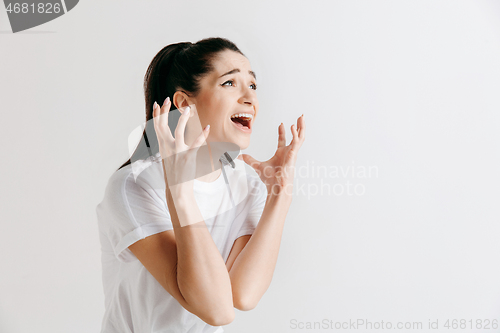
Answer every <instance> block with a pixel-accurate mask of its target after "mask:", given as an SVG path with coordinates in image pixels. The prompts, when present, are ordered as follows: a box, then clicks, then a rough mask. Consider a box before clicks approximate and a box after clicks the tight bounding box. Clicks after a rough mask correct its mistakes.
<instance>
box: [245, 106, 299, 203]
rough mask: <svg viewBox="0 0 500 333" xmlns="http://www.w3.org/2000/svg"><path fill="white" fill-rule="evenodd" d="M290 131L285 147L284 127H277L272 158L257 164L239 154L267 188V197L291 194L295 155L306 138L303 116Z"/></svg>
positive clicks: (248, 157) (281, 125) (250, 157)
mask: <svg viewBox="0 0 500 333" xmlns="http://www.w3.org/2000/svg"><path fill="white" fill-rule="evenodd" d="M290 129H291V131H292V136H293V139H292V142H290V144H289V145H288V146H287V145H286V137H285V126H284V125H283V123H281V124H280V126H279V127H278V135H279V137H278V149H276V152H275V153H274V156H273V157H271V158H270V159H269V160H267V161H265V162H259V161H257V160H256V159H255V158H253V157H252V156H250V155H248V154H241V155H240V156H238V158H239V159H241V160H243V161H244V162H245V163H247V164H248V165H250V166H251V167H252V168H253V169H254V170H255V171H256V172H257V174H258V175H259V177H260V179H261V180H262V181H263V182H264V184H265V185H266V187H267V193H268V196H269V195H272V194H283V193H284V194H286V195H289V196H291V195H292V193H293V177H294V174H295V162H296V161H297V153H298V151H299V149H300V147H301V146H302V143H303V142H304V140H305V138H306V123H305V120H304V115H302V116H300V117H299V118H298V119H297V128H295V124H293V125H292V126H291V127H290Z"/></svg>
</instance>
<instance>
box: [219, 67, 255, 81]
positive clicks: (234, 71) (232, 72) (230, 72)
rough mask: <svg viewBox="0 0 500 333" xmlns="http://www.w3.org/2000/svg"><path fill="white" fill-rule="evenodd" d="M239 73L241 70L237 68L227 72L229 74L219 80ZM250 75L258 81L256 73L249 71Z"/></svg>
mask: <svg viewBox="0 0 500 333" xmlns="http://www.w3.org/2000/svg"><path fill="white" fill-rule="evenodd" d="M239 72H240V70H239V69H238V68H235V69H232V70H230V71H229V72H227V73H224V74H222V75H221V76H219V78H221V77H223V76H226V75H229V74H234V73H239ZM248 73H249V74H250V75H252V76H253V78H254V79H256V80H257V76H255V73H254V72H253V71H248Z"/></svg>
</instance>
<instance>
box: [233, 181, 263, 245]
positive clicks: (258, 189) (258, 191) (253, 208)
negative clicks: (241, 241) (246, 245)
mask: <svg viewBox="0 0 500 333" xmlns="http://www.w3.org/2000/svg"><path fill="white" fill-rule="evenodd" d="M253 183H254V186H253V190H252V192H251V194H250V195H251V205H250V210H249V211H248V215H247V216H246V218H245V220H244V222H243V224H242V226H241V228H240V230H239V231H238V234H237V236H236V239H238V238H239V237H241V236H244V235H252V234H253V232H254V231H255V228H256V227H257V224H258V223H259V220H260V217H261V216H262V212H263V211H264V206H265V205H266V199H267V188H266V185H265V184H264V183H263V182H262V181H261V180H260V179H259V178H257V177H256V178H254V182H253Z"/></svg>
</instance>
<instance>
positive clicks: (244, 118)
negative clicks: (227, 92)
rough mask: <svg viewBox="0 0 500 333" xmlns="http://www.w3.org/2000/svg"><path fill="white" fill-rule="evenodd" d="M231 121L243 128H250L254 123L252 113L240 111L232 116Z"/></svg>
mask: <svg viewBox="0 0 500 333" xmlns="http://www.w3.org/2000/svg"><path fill="white" fill-rule="evenodd" d="M231 121H232V122H233V123H234V124H235V125H236V126H237V127H239V128H241V129H250V128H251V124H252V115H251V114H248V113H243V114H242V113H240V114H235V115H232V116H231Z"/></svg>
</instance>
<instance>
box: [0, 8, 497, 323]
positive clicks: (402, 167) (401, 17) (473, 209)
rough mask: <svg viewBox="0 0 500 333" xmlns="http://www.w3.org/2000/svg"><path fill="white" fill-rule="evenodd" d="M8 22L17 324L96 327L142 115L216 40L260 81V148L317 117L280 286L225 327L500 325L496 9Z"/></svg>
mask: <svg viewBox="0 0 500 333" xmlns="http://www.w3.org/2000/svg"><path fill="white" fill-rule="evenodd" d="M0 30H1V31H3V33H1V34H0V109H1V119H2V120H1V122H2V127H3V129H2V131H0V136H1V137H0V140H1V142H2V146H1V147H2V150H1V152H2V163H1V166H0V168H1V179H2V187H1V189H0V195H1V199H2V200H1V202H2V206H1V213H0V214H1V215H0V219H1V223H2V225H1V232H0V253H1V255H0V265H1V274H0V331H1V332H40V333H41V332H50V333H53V332H74V333H77V332H98V331H99V329H100V323H101V318H102V313H103V310H104V305H103V294H102V286H101V275H100V274H101V267H100V265H101V263H100V244H99V239H98V233H97V224H96V223H97V222H96V217H95V206H96V205H97V204H98V203H99V202H100V200H101V199H102V196H103V191H104V187H105V185H106V182H107V180H108V178H109V176H110V175H111V173H112V172H113V171H114V170H115V169H116V168H118V166H119V165H121V164H122V163H123V162H124V161H125V160H126V159H127V157H128V146H127V140H128V135H129V133H130V132H131V131H132V130H133V129H134V128H136V127H137V126H138V125H140V123H141V122H142V121H143V119H144V106H143V104H144V102H143V92H142V79H143V75H144V73H145V70H146V68H147V66H148V64H149V62H150V61H151V59H152V58H153V56H154V55H155V54H156V52H158V51H159V50H160V49H161V48H162V47H163V46H165V45H167V44H170V43H174V42H180V41H192V42H195V41H197V40H199V39H201V38H205V37H211V36H222V37H226V38H229V39H230V40H233V41H234V42H235V43H236V44H237V45H238V46H239V47H240V48H241V49H242V51H243V52H244V53H246V54H247V56H248V57H249V59H250V61H251V64H252V67H253V69H254V70H255V71H256V72H257V75H258V84H259V89H258V96H259V101H260V114H259V119H258V121H257V124H256V128H255V131H254V133H253V135H252V144H251V146H250V147H249V149H247V151H245V152H246V153H249V154H252V156H254V157H255V158H257V159H268V158H270V157H271V156H272V154H273V153H274V149H275V147H276V144H277V126H278V125H279V124H280V122H284V124H285V125H286V127H287V135H288V142H289V140H290V137H291V136H290V125H291V124H292V122H294V121H295V119H296V118H297V117H299V116H300V115H301V114H302V113H304V114H305V119H306V122H307V139H306V141H305V143H304V145H303V147H302V150H301V152H300V156H299V159H298V162H297V166H298V168H299V170H301V172H302V174H301V175H298V177H297V179H296V191H297V193H296V197H295V198H294V201H293V204H292V207H291V209H290V211H289V213H288V216H287V222H286V225H285V230H284V234H283V238H282V243H281V250H280V256H279V261H278V265H277V267H276V271H275V273H274V278H273V282H272V284H271V286H270V287H269V289H268V291H267V293H266V294H265V295H264V297H263V298H262V300H261V301H260V303H259V305H258V306H257V308H255V309H254V310H252V311H250V312H238V313H237V318H236V320H235V321H234V322H233V323H232V324H230V325H228V326H226V327H225V331H226V332H295V331H305V330H300V329H298V328H297V329H294V327H295V326H294V323H295V321H296V322H297V323H298V322H302V323H304V324H305V323H306V322H313V321H322V320H323V319H327V320H332V321H333V322H334V323H335V322H349V321H356V320H358V319H360V320H369V321H371V322H372V323H374V324H375V323H380V322H381V321H384V323H387V322H391V323H392V324H393V325H396V324H397V322H403V323H404V322H422V323H423V328H424V330H423V331H425V329H426V328H427V327H428V322H429V319H430V320H432V321H435V320H436V319H438V320H439V325H440V329H444V328H443V325H444V323H445V321H446V319H466V320H467V323H469V322H468V320H470V319H472V320H473V321H475V320H476V319H483V320H484V319H494V318H497V319H498V318H499V315H500V286H499V284H498V281H500V267H499V263H500V242H499V241H498V240H499V232H500V224H499V218H500V214H499V209H498V203H499V202H500V200H499V199H500V192H499V190H498V189H499V185H500V177H499V167H500V154H499V149H498V143H499V140H500V135H499V130H500V114H499V112H498V110H499V109H500V100H499V98H498V96H499V95H498V94H499V91H500V61H499V59H500V4H499V2H498V1H307V2H306V1H274V2H269V1H241V2H235V1H199V2H187V1H175V2H174V1H168V2H167V1H120V2H117V1H113V2H111V1H95V0H93V1H91V0H87V1H81V2H80V3H79V4H78V5H77V7H75V8H74V9H73V10H72V11H71V12H69V13H68V14H66V15H64V16H62V17H60V18H58V19H56V20H54V21H51V22H49V23H47V24H44V25H42V26H39V27H36V28H33V29H31V30H28V31H26V32H24V33H18V34H11V33H8V31H10V26H9V24H8V21H7V15H6V12H5V11H4V9H0ZM322 167H323V168H327V171H328V173H327V175H323V177H321V178H318V177H314V176H313V174H312V172H313V171H314V172H315V173H316V174H317V172H318V171H321V168H322ZM370 167H372V169H371V170H372V173H371V174H368V173H367V174H366V177H362V176H363V175H362V174H358V172H359V171H360V170H362V169H363V168H364V169H366V171H367V172H368V168H370ZM347 168H350V169H347ZM352 168H354V170H355V171H356V173H355V174H354V175H353V174H352V172H351V171H352ZM336 170H338V171H339V173H338V174H337V175H336V174H335V171H336ZM342 170H344V172H345V171H347V175H342ZM308 172H309V174H307V173H308ZM322 185H323V187H322V188H321V186H322ZM328 186H330V189H331V190H334V191H335V192H330V193H328ZM354 186H357V187H356V189H357V190H358V194H360V195H357V194H354V195H349V194H348V193H347V190H350V192H349V193H351V194H352V193H354V192H353V191H354V189H355V187H354ZM341 190H344V193H342V194H340V191H341ZM361 192H362V193H361ZM28 319H29V320H28ZM450 323H451V322H450ZM474 323H475V322H474ZM474 327H475V326H474ZM360 328H363V327H360ZM347 330H348V329H345V331H347ZM310 331H311V332H312V331H323V330H320V329H318V330H309V331H308V332H310ZM408 331H411V330H408ZM434 331H436V330H434ZM483 331H484V330H483Z"/></svg>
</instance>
